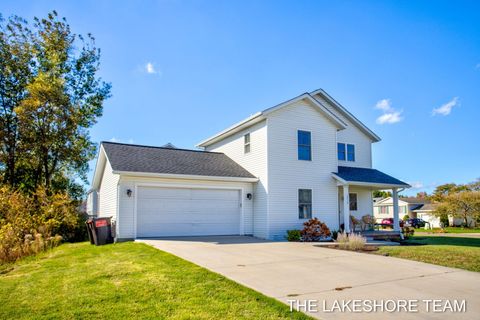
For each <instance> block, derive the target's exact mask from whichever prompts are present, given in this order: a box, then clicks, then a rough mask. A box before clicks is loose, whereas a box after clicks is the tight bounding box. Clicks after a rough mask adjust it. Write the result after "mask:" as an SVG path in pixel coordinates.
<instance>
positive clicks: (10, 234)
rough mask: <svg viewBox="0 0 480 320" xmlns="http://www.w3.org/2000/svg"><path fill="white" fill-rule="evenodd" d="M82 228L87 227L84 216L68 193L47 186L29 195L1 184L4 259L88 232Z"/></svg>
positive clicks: (1, 249)
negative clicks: (52, 189) (55, 190)
mask: <svg viewBox="0 0 480 320" xmlns="http://www.w3.org/2000/svg"><path fill="white" fill-rule="evenodd" d="M80 228H82V229H85V227H84V225H83V221H82V218H81V217H80V215H79V213H78V212H77V208H76V205H75V202H73V201H72V200H70V198H69V197H68V195H66V194H53V195H49V194H47V192H46V191H45V189H38V190H37V191H36V192H35V193H33V194H32V195H25V194H22V193H20V192H17V191H12V190H10V189H9V188H7V187H2V188H0V262H9V261H15V260H17V259H19V258H21V257H24V256H28V255H32V254H36V253H38V252H40V251H44V250H47V249H49V248H52V247H54V246H57V245H58V244H59V243H60V242H61V241H62V240H68V241H71V240H75V239H77V238H79V237H81V236H82V232H83V234H84V231H80ZM83 239H84V238H83ZM83 239H82V240H83Z"/></svg>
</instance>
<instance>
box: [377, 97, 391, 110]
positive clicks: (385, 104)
mask: <svg viewBox="0 0 480 320" xmlns="http://www.w3.org/2000/svg"><path fill="white" fill-rule="evenodd" d="M375 108H377V109H380V110H382V111H385V112H389V111H392V103H391V102H390V99H382V100H380V101H378V102H377V104H376V105H375Z"/></svg>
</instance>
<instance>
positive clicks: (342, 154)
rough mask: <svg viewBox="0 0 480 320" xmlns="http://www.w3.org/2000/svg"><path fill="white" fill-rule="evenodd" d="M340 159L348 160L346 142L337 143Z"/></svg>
mask: <svg viewBox="0 0 480 320" xmlns="http://www.w3.org/2000/svg"><path fill="white" fill-rule="evenodd" d="M337 152H338V160H342V161H345V160H347V152H346V150H345V143H337Z"/></svg>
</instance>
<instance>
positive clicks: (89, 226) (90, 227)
mask: <svg viewBox="0 0 480 320" xmlns="http://www.w3.org/2000/svg"><path fill="white" fill-rule="evenodd" d="M85 225H86V226H87V233H88V239H89V240H90V243H91V244H95V238H96V235H95V230H94V227H93V219H88V220H87V221H85Z"/></svg>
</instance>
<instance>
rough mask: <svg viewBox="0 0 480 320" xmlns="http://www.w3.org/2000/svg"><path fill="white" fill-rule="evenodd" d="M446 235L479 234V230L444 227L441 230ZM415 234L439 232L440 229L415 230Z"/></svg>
mask: <svg viewBox="0 0 480 320" xmlns="http://www.w3.org/2000/svg"><path fill="white" fill-rule="evenodd" d="M443 230H444V231H445V232H446V233H480V228H462V227H446V228H444V229H443ZM415 232H429V233H431V232H433V233H435V232H441V229H440V228H434V229H432V230H425V229H423V228H420V229H415Z"/></svg>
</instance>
